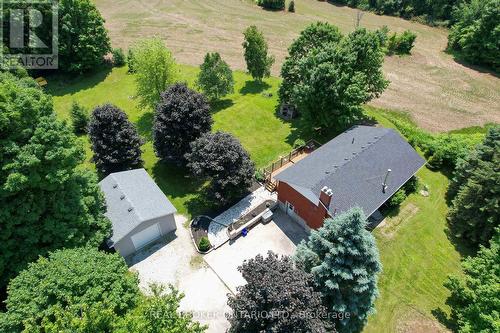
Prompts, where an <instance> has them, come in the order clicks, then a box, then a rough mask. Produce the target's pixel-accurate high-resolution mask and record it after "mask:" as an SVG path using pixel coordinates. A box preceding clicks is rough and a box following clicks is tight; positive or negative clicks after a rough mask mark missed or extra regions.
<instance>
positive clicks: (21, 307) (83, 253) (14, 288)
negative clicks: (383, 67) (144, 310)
mask: <svg viewBox="0 0 500 333" xmlns="http://www.w3.org/2000/svg"><path fill="white" fill-rule="evenodd" d="M138 283H139V281H138V278H137V276H136V275H134V274H131V273H129V271H128V267H127V265H126V263H125V260H124V259H123V258H122V257H121V256H120V255H119V254H107V253H104V252H101V251H98V250H96V249H93V248H90V247H89V248H75V249H66V250H58V251H55V252H52V253H50V254H49V256H48V257H47V258H45V257H40V258H39V259H38V260H37V261H36V262H34V263H31V264H30V265H29V267H28V268H27V269H25V270H24V271H22V272H21V273H20V274H19V275H18V276H17V277H15V278H14V279H12V281H11V282H10V283H9V287H8V291H7V300H6V302H5V303H6V305H7V312H6V314H5V315H4V316H2V318H1V319H0V329H1V330H0V331H2V332H21V331H22V330H23V328H24V326H25V325H26V324H27V325H28V326H31V327H33V326H35V327H36V326H39V325H41V324H42V321H45V325H47V324H48V322H51V321H53V320H54V318H53V317H52V316H53V314H54V312H56V311H60V310H61V309H67V308H68V307H69V308H73V309H75V308H79V307H80V308H81V307H87V306H97V304H99V303H101V304H105V307H106V308H107V309H111V310H112V312H113V313H114V314H117V315H123V314H125V313H126V312H127V311H129V310H130V309H132V308H133V307H134V306H135V304H136V302H137V297H138V296H139V288H138Z"/></svg>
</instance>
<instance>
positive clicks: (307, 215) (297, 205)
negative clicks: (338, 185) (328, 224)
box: [278, 182, 327, 229]
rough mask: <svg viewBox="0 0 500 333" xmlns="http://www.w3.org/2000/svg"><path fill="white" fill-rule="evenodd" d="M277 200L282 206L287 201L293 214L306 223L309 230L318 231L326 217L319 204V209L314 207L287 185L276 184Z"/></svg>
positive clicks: (324, 210)
mask: <svg viewBox="0 0 500 333" xmlns="http://www.w3.org/2000/svg"><path fill="white" fill-rule="evenodd" d="M278 200H279V201H281V202H282V203H283V204H286V202H287V201H288V202H289V203H291V204H292V205H293V207H294V210H295V214H297V215H298V216H300V217H301V218H302V219H303V220H304V221H306V223H307V225H308V226H309V227H310V228H313V229H318V228H319V227H321V226H322V225H323V221H324V219H325V218H326V217H327V213H326V209H325V208H324V207H323V206H322V205H321V204H320V206H319V207H318V206H316V205H315V204H313V203H312V202H311V201H309V200H308V199H307V198H305V197H304V196H303V195H302V194H300V193H299V192H297V191H295V190H294V189H293V188H292V187H290V185H288V184H287V183H283V182H279V183H278Z"/></svg>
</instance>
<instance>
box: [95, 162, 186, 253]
mask: <svg viewBox="0 0 500 333" xmlns="http://www.w3.org/2000/svg"><path fill="white" fill-rule="evenodd" d="M99 185H100V187H101V190H102V191H103V192H104V196H105V198H106V206H107V212H106V214H105V215H106V216H107V217H108V218H109V219H110V220H111V223H112V224H113V236H112V237H111V239H110V240H111V244H110V246H111V245H112V244H115V243H116V242H118V241H119V240H121V239H122V238H123V237H125V236H127V235H128V234H129V233H130V232H131V231H132V230H134V229H135V228H136V227H137V226H138V225H140V224H141V223H143V222H146V221H150V220H152V219H156V218H159V217H162V216H167V215H170V214H174V213H175V212H176V211H177V210H176V209H175V207H174V206H173V205H172V204H171V203H170V201H169V200H168V199H167V197H166V196H165V194H163V192H162V191H161V190H160V188H159V187H158V185H156V183H155V182H154V181H153V179H152V178H151V177H150V176H149V175H148V173H147V172H146V170H144V169H135V170H129V171H122V172H116V173H112V174H110V175H109V176H107V177H106V178H104V179H103V180H102V181H101V182H100V183H99Z"/></svg>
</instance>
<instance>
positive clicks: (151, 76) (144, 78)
mask: <svg viewBox="0 0 500 333" xmlns="http://www.w3.org/2000/svg"><path fill="white" fill-rule="evenodd" d="M129 54H130V53H129ZM132 54H133V64H132V66H131V65H130V58H129V69H131V70H132V71H135V73H136V75H135V78H136V83H137V97H139V102H140V104H141V105H142V106H148V107H150V108H152V109H154V108H155V107H156V103H158V101H159V100H160V94H161V93H162V92H164V91H165V90H166V89H167V87H168V86H169V85H170V84H172V83H173V82H174V79H175V75H176V65H175V60H174V57H173V55H172V52H170V50H169V49H168V48H167V47H166V46H165V43H164V42H163V41H162V40H161V39H160V38H152V39H146V40H143V41H140V42H139V43H137V44H136V45H135V46H134V47H133V50H132Z"/></svg>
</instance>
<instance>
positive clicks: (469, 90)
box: [96, 0, 500, 131]
mask: <svg viewBox="0 0 500 333" xmlns="http://www.w3.org/2000/svg"><path fill="white" fill-rule="evenodd" d="M288 1H289V0H287V3H288ZM96 4H97V7H98V8H99V10H100V11H101V13H102V15H103V16H104V18H105V19H106V27H107V28H108V30H109V34H110V36H111V41H112V43H113V46H115V47H122V48H124V49H128V48H129V47H130V45H131V44H133V43H134V42H136V41H138V40H141V39H144V38H148V37H151V36H154V35H156V36H159V37H160V38H162V39H163V40H164V41H165V43H166V44H167V46H168V47H169V48H170V49H171V50H172V52H173V53H174V55H175V56H176V58H177V59H178V61H179V62H182V63H184V64H190V65H198V64H200V63H201V62H202V61H203V57H204V55H205V54H206V53H207V52H214V51H217V52H220V54H221V55H222V57H223V59H224V60H226V61H227V62H228V63H229V64H230V65H231V67H232V68H234V69H239V70H245V69H246V66H245V61H244V58H243V50H242V46H241V43H242V41H243V35H242V32H243V30H244V29H245V28H246V27H248V26H249V25H252V24H254V25H256V26H257V27H258V28H259V29H260V30H261V31H263V33H264V36H265V37H266V39H267V40H268V44H269V52H270V53H271V54H272V55H273V56H275V57H276V62H275V64H274V66H273V68H272V71H273V74H274V75H276V76H277V75H278V74H279V71H280V68H281V64H282V63H283V60H284V58H285V56H286V55H287V49H288V47H289V45H290V44H291V43H292V41H293V40H294V39H295V38H296V37H297V36H298V34H299V32H300V31H301V30H302V29H304V28H305V27H306V26H307V25H308V24H310V23H312V22H315V21H327V22H330V23H332V24H334V25H336V26H338V27H339V28H340V30H341V31H342V32H343V33H349V32H350V31H352V30H354V28H355V25H356V24H355V22H356V17H357V13H358V10H356V9H352V8H349V7H346V6H341V5H338V4H334V3H330V2H327V1H317V0H296V1H295V8H296V12H295V13H289V12H286V11H277V12H276V11H266V10H263V9H261V8H260V7H258V6H257V5H256V4H255V1H253V0H243V1H227V0H205V1H185V0H169V1H165V0H153V1H151V0H119V1H118V0H96ZM360 24H361V27H364V28H367V29H371V30H373V29H378V28H380V27H381V26H383V25H386V26H388V27H389V29H390V30H391V31H398V32H402V31H404V30H407V29H409V30H411V31H413V32H415V33H416V34H417V40H416V44H415V48H414V49H413V51H412V55H411V56H404V57H399V56H392V57H386V59H385V64H384V73H385V75H386V77H387V79H389V80H390V81H391V83H390V85H389V87H388V88H387V90H386V91H385V92H384V93H383V94H382V96H381V97H380V98H379V99H376V100H374V101H372V102H371V104H372V105H374V106H377V107H381V108H386V109H392V110H398V111H403V112H408V113H409V114H411V115H412V117H413V119H414V120H415V121H416V122H417V123H418V125H419V126H420V127H423V128H425V129H427V130H431V131H447V130H451V129H458V128H463V127H469V126H474V125H479V126H482V125H484V124H485V123H488V122H500V107H499V105H500V81H499V79H498V76H497V75H495V74H492V73H489V72H487V71H483V70H477V69H474V68H470V67H467V66H465V65H463V64H461V63H458V62H457V61H455V60H454V59H453V56H452V55H450V54H448V53H446V52H445V49H446V46H447V35H448V32H447V30H445V29H440V28H432V27H429V26H426V25H423V24H419V23H415V22H410V21H407V20H403V19H401V18H397V17H389V16H382V15H375V14H374V13H368V12H367V13H364V15H363V17H362V20H361V23H360Z"/></svg>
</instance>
